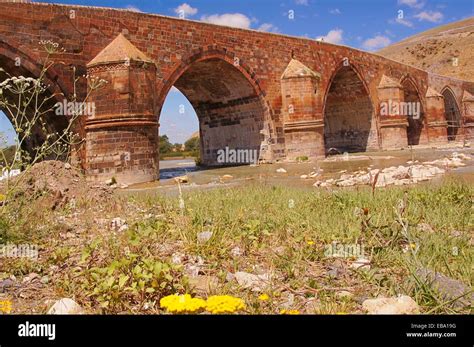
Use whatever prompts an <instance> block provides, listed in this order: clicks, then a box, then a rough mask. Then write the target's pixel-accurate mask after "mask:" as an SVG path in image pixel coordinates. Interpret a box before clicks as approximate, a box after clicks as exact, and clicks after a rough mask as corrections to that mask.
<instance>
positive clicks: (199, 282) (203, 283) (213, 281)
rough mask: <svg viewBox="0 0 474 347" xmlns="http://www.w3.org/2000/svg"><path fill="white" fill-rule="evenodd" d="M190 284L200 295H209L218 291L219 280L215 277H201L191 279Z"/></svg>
mask: <svg viewBox="0 0 474 347" xmlns="http://www.w3.org/2000/svg"><path fill="white" fill-rule="evenodd" d="M189 284H190V285H191V287H193V289H194V290H195V291H196V292H197V293H199V294H207V293H209V292H213V291H215V290H216V289H217V287H218V285H219V279H218V278H217V277H215V276H204V275H199V276H195V277H190V278H189Z"/></svg>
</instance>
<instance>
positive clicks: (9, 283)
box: [0, 278, 15, 293]
mask: <svg viewBox="0 0 474 347" xmlns="http://www.w3.org/2000/svg"><path fill="white" fill-rule="evenodd" d="M14 285H15V282H14V281H13V280H11V279H10V278H7V279H5V280H2V281H0V293H3V292H6V291H7V290H8V289H10V288H12V287H13V286H14Z"/></svg>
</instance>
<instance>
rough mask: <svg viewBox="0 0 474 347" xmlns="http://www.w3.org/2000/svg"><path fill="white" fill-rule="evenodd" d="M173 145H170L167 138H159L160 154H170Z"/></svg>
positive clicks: (164, 136)
mask: <svg viewBox="0 0 474 347" xmlns="http://www.w3.org/2000/svg"><path fill="white" fill-rule="evenodd" d="M172 148H173V145H172V144H171V142H170V140H169V138H168V136H166V135H163V136H160V154H165V153H169V152H171V149H172Z"/></svg>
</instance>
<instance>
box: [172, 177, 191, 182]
mask: <svg viewBox="0 0 474 347" xmlns="http://www.w3.org/2000/svg"><path fill="white" fill-rule="evenodd" d="M174 181H175V182H176V183H188V182H189V177H188V175H184V176H178V177H175V178H174Z"/></svg>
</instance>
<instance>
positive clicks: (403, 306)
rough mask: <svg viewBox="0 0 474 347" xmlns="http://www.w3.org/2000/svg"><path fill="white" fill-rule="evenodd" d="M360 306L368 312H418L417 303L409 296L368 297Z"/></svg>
mask: <svg viewBox="0 0 474 347" xmlns="http://www.w3.org/2000/svg"><path fill="white" fill-rule="evenodd" d="M362 308H363V309H364V310H366V311H367V313H369V314H416V313H420V308H419V306H418V304H417V303H416V302H415V301H414V300H413V299H412V298H410V297H409V296H406V295H403V296H398V297H394V298H377V299H368V300H365V301H364V302H363V303H362Z"/></svg>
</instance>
